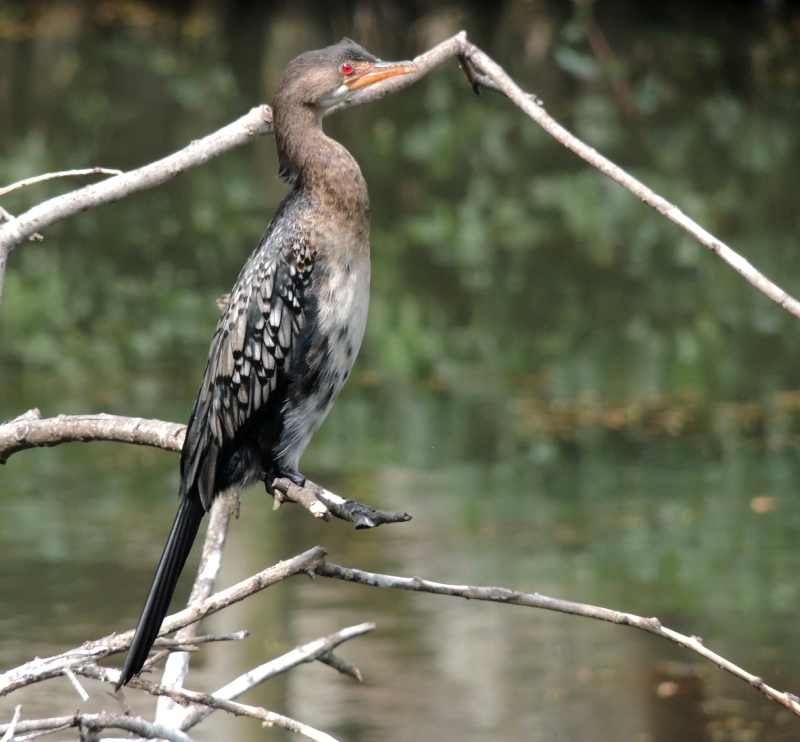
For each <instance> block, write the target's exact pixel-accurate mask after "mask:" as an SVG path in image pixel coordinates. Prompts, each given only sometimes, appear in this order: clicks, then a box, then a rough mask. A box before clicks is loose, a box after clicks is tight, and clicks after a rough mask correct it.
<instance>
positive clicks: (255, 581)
mask: <svg viewBox="0 0 800 742" xmlns="http://www.w3.org/2000/svg"><path fill="white" fill-rule="evenodd" d="M324 556H325V550H324V549H323V548H322V547H320V546H316V547H314V548H312V549H308V550H307V551H304V552H303V553H301V554H298V555H297V556H294V557H291V558H290V559H286V560H284V561H282V562H278V563H277V564H274V565H272V566H271V567H267V568H266V569H263V570H261V571H260V572H258V573H256V574H254V575H252V576H251V577H248V578H247V579H245V580H242V581H241V582H237V583H236V584H235V585H232V586H231V587H228V588H226V589H225V590H220V591H219V592H218V593H215V594H214V595H212V596H211V597H210V598H208V600H205V601H203V603H201V604H200V605H198V606H193V607H191V608H184V609H183V610H182V611H179V612H178V613H173V614H172V615H171V616H167V618H165V619H164V622H163V623H162V624H161V631H160V634H169V633H171V632H173V631H176V630H178V629H182V628H183V627H184V626H188V625H189V624H190V623H193V622H195V621H199V620H200V619H202V618H205V617H206V616H209V615H211V614H212V613H216V612H218V611H221V610H222V609H223V608H227V607H228V606H229V605H233V604H234V603H238V602H239V601H241V600H244V599H245V598H247V597H249V596H250V595H252V594H253V593H257V592H259V591H260V590H264V589H265V588H268V587H270V586H271V585H274V584H276V583H278V582H281V581H283V580H285V579H286V578H287V577H291V576H292V575H295V574H300V573H307V572H308V571H309V570H311V569H313V568H314V567H315V566H316V565H317V563H318V562H319V561H321V560H322V559H323V558H324ZM132 640H133V631H132V630H131V631H126V632H124V633H122V634H111V635H110V636H107V637H104V638H102V639H98V640H96V641H92V642H87V643H86V644H84V645H83V646H81V647H78V648H76V649H71V650H69V651H68V652H63V653H62V654H57V655H54V656H52V657H44V658H37V659H34V660H31V661H30V662H26V663H25V664H24V665H20V666H19V667H15V668H13V669H11V670H8V671H7V672H4V673H2V674H0V697H2V696H5V695H8V694H9V693H11V692H12V691H15V690H17V689H18V688H22V687H24V686H27V685H31V684H32V683H38V682H40V681H42V680H46V679H48V678H52V677H56V676H57V675H60V674H61V673H62V672H63V671H64V668H65V667H69V668H72V669H73V671H77V668H79V667H80V666H81V665H85V664H86V663H87V662H94V661H96V660H98V659H101V658H103V657H107V656H109V655H111V654H117V653H118V652H124V651H125V650H126V649H128V647H129V646H130V644H131V641H132Z"/></svg>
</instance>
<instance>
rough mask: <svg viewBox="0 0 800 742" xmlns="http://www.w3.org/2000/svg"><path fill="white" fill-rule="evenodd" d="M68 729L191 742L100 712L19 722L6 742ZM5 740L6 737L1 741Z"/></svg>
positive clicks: (158, 727)
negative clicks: (127, 733)
mask: <svg viewBox="0 0 800 742" xmlns="http://www.w3.org/2000/svg"><path fill="white" fill-rule="evenodd" d="M10 727H11V724H0V731H7V730H8V728H10ZM70 727H78V728H79V729H82V730H87V731H90V732H97V731H99V730H101V729H124V730H125V731H127V732H133V733H134V734H138V735H139V736H140V737H145V738H146V739H166V740H170V742H192V738H191V737H189V735H188V734H186V732H181V731H179V730H176V729H170V728H168V727H165V726H162V725H160V724H151V723H150V722H149V721H146V720H144V719H141V718H139V717H137V716H127V715H125V714H109V713H107V712H102V713H100V714H80V713H76V714H73V715H72V716H55V717H52V718H49V719H34V720H31V721H20V722H18V723H17V724H16V729H15V731H14V732H12V734H13V735H14V736H12V737H9V742H10V741H11V740H14V739H16V737H17V735H19V734H24V733H26V732H39V731H45V730H47V731H58V730H60V729H69V728H70ZM3 739H4V740H5V736H4V737H3Z"/></svg>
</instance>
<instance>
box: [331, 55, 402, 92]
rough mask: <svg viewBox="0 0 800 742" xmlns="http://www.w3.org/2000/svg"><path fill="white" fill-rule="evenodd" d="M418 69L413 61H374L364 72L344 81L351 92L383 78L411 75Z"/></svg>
mask: <svg viewBox="0 0 800 742" xmlns="http://www.w3.org/2000/svg"><path fill="white" fill-rule="evenodd" d="M416 71H417V65H415V64H414V63H413V62H374V63H373V64H370V65H368V66H367V67H366V68H365V69H364V71H363V72H360V71H359V72H357V73H356V74H355V75H352V76H351V77H349V78H348V79H346V80H345V81H344V84H345V86H346V87H347V89H348V90H349V91H350V92H353V91H354V90H360V89H361V88H366V87H367V86H368V85H373V84H374V83H376V82H380V81H381V80H386V79H388V78H390V77H397V76H399V75H409V74H411V73H412V72H416Z"/></svg>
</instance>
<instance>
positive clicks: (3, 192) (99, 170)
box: [0, 167, 122, 198]
mask: <svg viewBox="0 0 800 742" xmlns="http://www.w3.org/2000/svg"><path fill="white" fill-rule="evenodd" d="M85 175H122V170H117V169H116V168H110V167H85V168H81V169H79V170H59V171H58V172H56V173H43V174H42V175H34V176H32V177H30V178H25V179H24V180H18V181H17V182H16V183H11V185H7V186H3V187H2V188H0V198H2V197H3V196H7V195H8V194H9V193H13V192H14V191H18V190H19V189H20V188H27V187H28V186H32V185H35V184H37V183H44V182H45V181H46V180H54V179H55V178H74V177H79V176H80V177H82V176H85Z"/></svg>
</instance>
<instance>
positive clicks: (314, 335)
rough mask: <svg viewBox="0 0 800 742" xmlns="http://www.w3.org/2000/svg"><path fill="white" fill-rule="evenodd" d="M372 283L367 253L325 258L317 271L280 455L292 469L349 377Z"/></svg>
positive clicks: (365, 317)
mask: <svg viewBox="0 0 800 742" xmlns="http://www.w3.org/2000/svg"><path fill="white" fill-rule="evenodd" d="M369 282H370V266H369V256H368V253H367V254H366V255H364V254H362V255H359V256H357V257H356V256H351V257H348V258H347V259H346V260H342V261H338V262H336V263H334V262H332V261H326V260H324V259H323V260H319V261H318V262H317V263H316V264H315V266H314V271H313V279H312V284H311V286H310V287H309V289H308V290H309V292H310V295H309V296H308V297H307V299H306V303H307V306H308V308H309V312H310V315H309V317H308V318H307V322H306V325H305V328H306V332H307V333H308V335H307V336H306V338H305V339H304V342H303V343H301V344H300V347H301V348H302V349H303V350H302V353H303V355H302V357H298V358H296V359H294V360H293V367H294V371H295V372H296V373H293V381H292V385H291V389H290V390H289V395H288V397H287V405H286V407H285V410H284V413H285V418H284V420H285V422H284V432H283V435H282V436H281V441H280V446H279V450H278V456H279V458H281V459H282V460H283V461H284V462H285V463H287V464H289V465H291V466H295V467H296V466H297V462H298V461H299V458H300V456H301V454H302V452H303V450H304V449H305V447H306V446H307V445H308V442H309V441H310V440H311V436H312V435H313V434H314V433H315V432H316V430H317V429H318V428H319V426H320V425H321V424H322V421H323V420H324V419H325V417H326V416H327V414H328V412H329V411H330V408H331V406H332V405H333V402H334V400H335V399H336V397H337V396H338V394H339V392H340V391H341V389H342V387H343V386H344V384H345V382H346V381H347V379H348V378H349V376H350V371H351V370H352V368H353V363H354V362H355V359H356V356H357V355H358V351H359V349H360V348H361V341H362V340H363V338H364V331H365V329H366V325H367V313H368V309H369Z"/></svg>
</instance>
